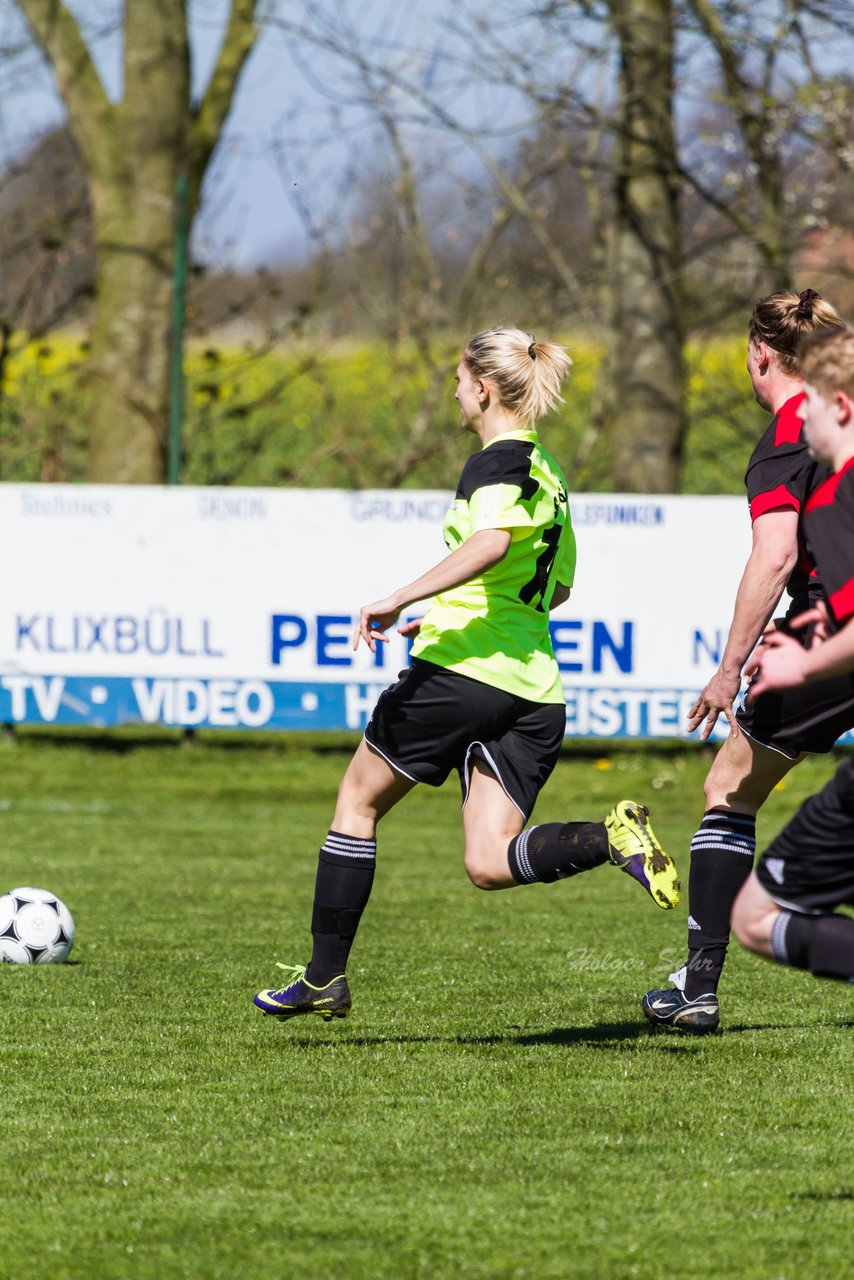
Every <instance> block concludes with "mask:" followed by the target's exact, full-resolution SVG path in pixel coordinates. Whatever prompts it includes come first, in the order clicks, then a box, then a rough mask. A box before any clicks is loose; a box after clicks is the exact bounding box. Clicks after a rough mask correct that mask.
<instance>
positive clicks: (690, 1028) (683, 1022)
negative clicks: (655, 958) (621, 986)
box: [641, 987, 721, 1036]
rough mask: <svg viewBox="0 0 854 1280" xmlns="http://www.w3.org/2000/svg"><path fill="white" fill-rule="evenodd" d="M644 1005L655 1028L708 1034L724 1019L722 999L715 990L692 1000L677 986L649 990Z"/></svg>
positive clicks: (643, 1007)
mask: <svg viewBox="0 0 854 1280" xmlns="http://www.w3.org/2000/svg"><path fill="white" fill-rule="evenodd" d="M641 1007H642V1009H643V1011H644V1013H645V1014H646V1016H647V1018H648V1019H649V1021H650V1022H651V1023H652V1024H653V1026H655V1027H673V1028H674V1029H675V1030H677V1031H687V1032H689V1034H690V1035H694V1036H707V1035H709V1034H710V1033H711V1032H712V1031H715V1030H717V1026H718V1023H719V1022H720V1020H721V1015H720V1009H719V1006H718V998H717V996H716V995H714V994H713V993H712V992H709V994H708V995H705V996H696V997H695V999H693V1000H689V999H688V998H687V996H686V995H685V994H684V993H683V992H682V991H679V990H678V989H677V988H675V987H665V988H664V989H663V990H661V991H647V993H646V995H645V996H644V998H643V1000H642V1001H641Z"/></svg>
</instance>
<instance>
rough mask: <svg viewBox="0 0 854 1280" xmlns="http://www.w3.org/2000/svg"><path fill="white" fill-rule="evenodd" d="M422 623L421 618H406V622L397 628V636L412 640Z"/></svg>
mask: <svg viewBox="0 0 854 1280" xmlns="http://www.w3.org/2000/svg"><path fill="white" fill-rule="evenodd" d="M423 621H424V619H423V618H408V619H407V620H406V622H401V624H400V626H399V627H398V628H397V631H398V635H401V636H411V637H412V639H413V640H414V639H415V637H416V636H417V635H418V633H419V631H420V630H421V623H422V622H423Z"/></svg>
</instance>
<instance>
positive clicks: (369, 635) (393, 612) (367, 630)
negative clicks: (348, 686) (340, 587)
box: [353, 529, 510, 653]
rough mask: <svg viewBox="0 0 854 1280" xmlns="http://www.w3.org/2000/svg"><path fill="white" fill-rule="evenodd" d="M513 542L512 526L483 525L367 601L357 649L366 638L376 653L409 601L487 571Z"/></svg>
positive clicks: (355, 642) (356, 636)
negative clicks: (424, 569)
mask: <svg viewBox="0 0 854 1280" xmlns="http://www.w3.org/2000/svg"><path fill="white" fill-rule="evenodd" d="M509 546H510V531H509V530H508V529H480V530H478V532H477V533H473V534H472V536H471V537H470V538H467V539H466V541H465V542H464V543H463V544H462V546H459V547H457V548H456V550H455V551H452V552H451V554H450V555H449V556H446V557H445V559H444V560H440V561H439V563H438V564H436V565H434V566H433V568H432V569H428V570H427V572H426V573H423V574H422V575H421V577H420V578H416V579H415V581H414V582H410V583H409V585H408V586H406V587H400V588H399V589H398V590H397V591H394V592H392V594H391V595H390V596H386V597H385V598H384V599H383V600H376V601H374V603H373V604H366V605H363V606H362V608H361V609H360V610H359V624H358V626H357V627H356V629H355V631H354V633H353V648H354V649H357V648H358V647H359V641H360V640H364V642H365V644H366V645H367V646H368V648H369V649H370V650H371V652H372V653H373V651H374V650H375V649H376V641H377V640H382V641H383V642H387V641H388V636H387V635H385V634H384V633H385V632H386V631H387V630H388V628H389V627H393V626H394V624H395V623H396V622H397V620H398V618H399V617H400V614H401V612H402V611H403V610H404V609H405V608H406V607H407V605H410V604H414V603H415V601H416V600H426V599H428V598H429V597H430V596H435V595H437V594H438V593H439V592H441V591H450V590H451V588H452V587H459V586H461V585H462V583H464V582H468V581H469V580H470V579H471V578H476V577H478V576H479V575H480V574H482V573H486V571H487V569H491V568H492V567H493V565H496V564H498V563H499V561H501V560H503V559H504V557H505V556H506V554H507V548H508V547H509Z"/></svg>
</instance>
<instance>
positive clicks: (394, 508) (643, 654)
mask: <svg viewBox="0 0 854 1280" xmlns="http://www.w3.org/2000/svg"><path fill="white" fill-rule="evenodd" d="M449 499H450V495H449V494H447V493H444V492H437V491H418V492H415V491H413V492H407V491H394V492H390V491H373V492H368V491H365V492H358V493H356V492H352V493H351V492H343V491H337V490H335V491H333V490H282V491H279V490H272V489H196V488H156V487H137V486H128V487H119V486H116V487H112V486H101V485H98V486H95V485H92V486H88V485H74V486H71V485H68V486H66V485H42V486H39V485H8V484H7V485H0V537H2V546H3V552H4V553H3V557H2V566H1V567H0V722H3V723H7V724H15V723H42V724H63V725H104V726H110V725H119V724H134V723H136V724H161V725H172V726H188V727H190V726H199V727H205V728H214V727H222V728H249V729H356V730H358V729H361V728H363V727H364V725H365V722H366V719H367V717H368V715H369V714H370V710H371V708H372V706H373V704H374V702H375V700H376V698H377V696H378V694H379V692H380V690H381V689H382V688H383V687H384V686H385V685H386V684H388V683H389V682H390V681H391V680H392V679H393V678H394V677H395V676H396V674H397V672H398V671H399V670H400V669H401V668H402V667H404V666H405V665H406V664H407V661H408V646H407V643H406V641H404V640H403V639H402V638H401V637H400V636H398V635H396V634H395V635H394V636H393V639H392V641H391V643H390V644H388V645H378V646H377V654H376V655H375V656H374V655H372V654H370V653H368V652H367V651H366V650H364V648H362V649H360V651H359V652H358V653H355V654H354V653H353V651H352V647H351V635H352V630H353V626H354V623H355V619H356V616H357V614H358V609H359V606H360V605H361V604H364V603H366V602H367V601H369V600H374V599H377V598H378V597H381V596H383V595H385V594H386V593H387V592H389V591H390V590H392V589H393V588H394V587H396V586H399V585H401V584H403V583H404V582H407V581H411V580H412V579H413V578H414V577H416V576H417V575H418V574H419V573H421V572H423V570H424V569H426V568H428V567H429V566H430V565H431V564H433V563H435V562H436V561H437V560H438V559H440V558H441V556H442V555H443V554H444V546H443V543H442V538H441V525H442V519H443V516H444V512H445V508H446V506H447V503H448V501H449ZM570 502H571V509H572V515H573V524H574V526H575V529H576V534H577V538H578V575H577V579H576V584H575V588H574V590H573V593H572V597H571V599H570V601H569V602H568V603H567V604H565V605H564V606H562V607H561V608H560V609H558V610H555V611H554V613H553V614H552V615H551V621H550V625H551V630H552V638H553V642H554V647H555V653H556V656H557V659H558V663H559V664H560V667H561V670H562V672H563V677H564V683H565V688H566V698H567V734H568V735H569V736H573V737H582V738H584V737H597V738H598V737H601V738H619V737H626V738H662V737H667V738H672V737H677V736H680V735H681V734H682V733H683V726H684V723H685V717H686V712H687V709H688V707H689V706H690V705H691V703H692V702H693V700H694V698H695V697H696V695H697V692H698V691H699V690H700V689H701V688H702V687H703V685H704V683H705V681H706V680H707V679H708V677H709V676H710V675H711V674H712V672H713V671H714V669H715V666H716V665H717V661H718V658H719V656H720V652H721V650H722V646H723V643H724V640H725V638H726V627H727V624H728V621H729V618H730V615H731V610H732V604H733V600H734V597H735V590H736V586H737V584H738V579H739V577H740V574H741V569H742V567H743V565H744V562H745V560H746V557H747V554H748V551H749V548H750V522H749V518H748V513H747V505H746V502H745V501H744V500H742V499H740V498H695V497H666V498H659V497H637V496H621V495H589V494H579V495H576V496H574V497H571V498H570ZM417 613H418V610H417V609H413V610H410V611H409V615H408V616H417Z"/></svg>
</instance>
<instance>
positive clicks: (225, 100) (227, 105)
mask: <svg viewBox="0 0 854 1280" xmlns="http://www.w3.org/2000/svg"><path fill="white" fill-rule="evenodd" d="M255 8H256V0H234V2H233V4H232V6H231V13H230V15H229V19H228V28H227V30H226V33H225V37H224V38H223V42H222V48H221V49H220V51H219V58H218V59H217V63H216V66H215V67H214V71H213V75H212V76H211V78H210V82H209V84H208V87H207V89H206V91H205V94H204V97H203V98H202V101H201V102H200V104H199V106H198V108H197V110H196V112H195V114H194V117H193V121H192V124H191V125H190V173H189V175H188V177H189V180H190V208H191V209H195V208H196V207H197V205H198V197H199V191H200V189H201V185H202V180H203V178H204V176H205V171H206V170H207V167H208V162H209V161H210V158H211V155H212V154H213V151H214V148H215V147H216V144H217V142H218V140H219V137H220V134H221V132H222V128H223V125H224V124H225V120H226V117H227V116H228V113H229V111H230V110H231V103H232V99H233V97H234V91H235V88H236V86H237V81H238V79H239V77H240V73H241V71H242V70H243V67H244V64H245V63H246V60H247V58H248V57H249V55H250V53H251V52H252V50H253V48H254V47H255V42H256V41H257V39H258V35H259V32H260V26H259V24H258V22H257V20H256V18H255Z"/></svg>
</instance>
